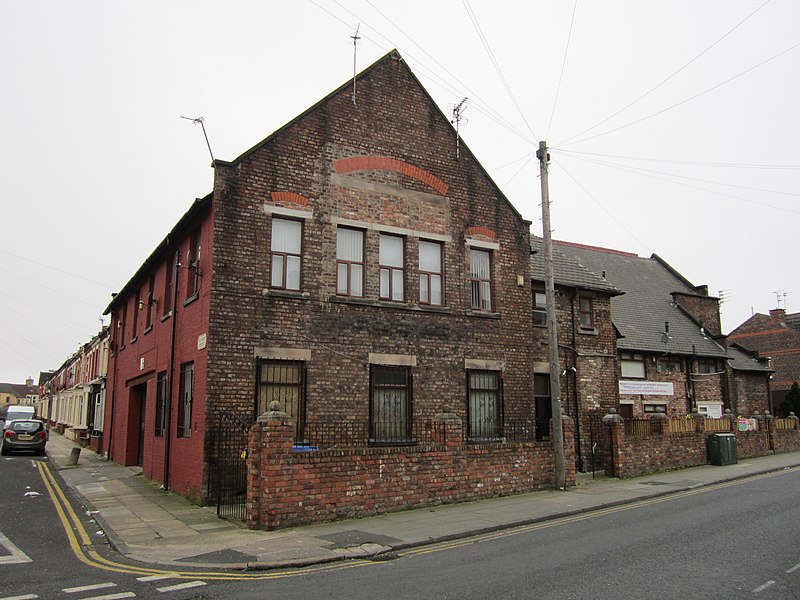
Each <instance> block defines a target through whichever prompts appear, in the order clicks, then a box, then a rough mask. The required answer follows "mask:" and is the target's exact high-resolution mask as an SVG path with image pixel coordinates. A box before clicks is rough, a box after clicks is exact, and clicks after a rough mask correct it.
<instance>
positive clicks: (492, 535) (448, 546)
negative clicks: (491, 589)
mask: <svg viewBox="0 0 800 600" xmlns="http://www.w3.org/2000/svg"><path fill="white" fill-rule="evenodd" d="M795 471H800V467H790V468H787V469H782V470H780V471H772V472H769V473H761V474H759V475H753V476H750V477H745V478H743V479H734V480H731V481H723V482H720V483H716V484H712V485H708V486H703V487H700V488H694V489H691V490H686V491H683V492H675V493H672V494H666V495H664V496H658V497H657V498H648V499H643V500H639V501H636V502H633V503H630V504H620V505H618V506H610V507H607V508H598V509H597V510H592V511H590V512H585V513H580V514H576V515H571V516H566V517H560V518H557V519H552V520H548V521H539V522H537V523H529V524H527V525H519V526H517V527H512V528H510V529H501V530H497V531H490V532H487V533H482V534H476V535H474V536H470V537H468V538H461V539H457V540H450V541H447V542H440V543H437V544H431V545H429V546H424V547H419V548H411V549H409V550H404V551H401V552H398V553H397V555H398V556H399V557H406V556H419V555H422V554H429V553H431V552H441V551H443V550H452V549H455V548H461V547H464V546H469V545H470V544H475V543H478V542H488V541H492V540H498V539H502V538H507V537H512V536H516V535H520V534H523V533H529V532H531V531H538V530H540V529H549V528H551V527H557V526H560V525H568V524H570V523H578V522H580V521H586V520H588V519H594V518H596V517H601V516H604V515H611V514H615V513H619V512H623V511H627V510H633V509H637V508H642V507H645V506H652V505H654V504H661V503H662V502H669V501H671V500H676V499H679V498H687V497H689V496H696V495H697V494H704V493H706V492H710V491H713V490H719V489H722V488H727V487H732V486H735V485H741V484H743V483H747V482H749V481H757V480H759V479H766V478H768V477H775V476H776V475H783V474H785V473H793V472H795Z"/></svg>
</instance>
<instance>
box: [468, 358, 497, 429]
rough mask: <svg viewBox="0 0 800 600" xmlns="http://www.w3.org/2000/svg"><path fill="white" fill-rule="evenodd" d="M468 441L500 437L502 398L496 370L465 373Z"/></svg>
mask: <svg viewBox="0 0 800 600" xmlns="http://www.w3.org/2000/svg"><path fill="white" fill-rule="evenodd" d="M467 387H468V408H469V419H468V429H467V432H468V433H467V436H468V437H469V439H470V441H473V442H477V441H496V440H499V439H500V438H501V437H502V426H503V410H502V405H503V399H502V394H501V380H500V374H499V373H498V372H497V371H470V372H469V373H468V374H467Z"/></svg>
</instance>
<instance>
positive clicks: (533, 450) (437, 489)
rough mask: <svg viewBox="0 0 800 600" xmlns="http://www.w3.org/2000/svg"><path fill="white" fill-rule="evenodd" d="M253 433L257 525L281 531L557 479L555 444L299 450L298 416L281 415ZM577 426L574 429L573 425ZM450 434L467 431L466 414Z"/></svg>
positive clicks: (452, 441)
mask: <svg viewBox="0 0 800 600" xmlns="http://www.w3.org/2000/svg"><path fill="white" fill-rule="evenodd" d="M269 414H270V415H273V416H271V417H270V418H268V419H265V422H263V423H256V424H255V425H254V426H253V428H252V429H251V432H250V442H249V446H250V448H252V449H255V450H254V452H253V454H252V455H251V457H250V461H249V464H248V511H247V512H248V517H247V524H248V527H250V528H251V529H280V528H285V527H292V526H295V525H303V524H308V523H318V522H323V521H332V520H336V519H344V518H353V517H362V516H370V515H376V514H381V513H385V512H389V511H394V510H401V509H408V508H420V507H424V506H433V505H437V504H443V503H452V502H459V501H467V500H476V499H479V498H488V497H494V496H504V495H509V494H515V493H520V492H527V491H532V490H537V489H542V488H546V487H551V486H552V485H553V484H554V481H555V478H554V471H553V450H552V445H551V444H549V443H525V444H486V445H483V444H481V445H469V444H463V443H462V440H461V439H458V438H457V437H456V438H454V437H449V438H448V439H447V442H446V443H440V444H430V445H427V446H417V447H413V448H343V449H336V450H327V451H320V452H304V453H293V452H292V433H293V425H292V423H291V420H290V419H288V418H284V417H285V415H284V416H283V417H280V416H276V415H275V413H269ZM567 429H569V428H567ZM448 431H449V433H450V434H457V432H460V431H461V425H460V422H459V420H458V419H456V420H455V426H453V427H452V428H451V429H449V430H448ZM564 442H565V444H564V445H565V450H566V452H565V455H566V456H565V459H566V463H567V467H568V469H567V483H568V484H570V485H572V484H574V482H575V469H574V466H573V465H574V457H573V455H572V452H571V450H570V448H572V439H571V433H570V432H569V431H566V430H565V436H564Z"/></svg>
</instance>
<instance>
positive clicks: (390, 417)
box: [369, 365, 415, 445]
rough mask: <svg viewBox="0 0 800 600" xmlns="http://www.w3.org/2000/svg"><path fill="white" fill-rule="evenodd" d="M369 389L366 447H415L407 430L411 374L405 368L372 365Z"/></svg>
mask: <svg viewBox="0 0 800 600" xmlns="http://www.w3.org/2000/svg"><path fill="white" fill-rule="evenodd" d="M370 387H371V394H370V395H371V398H372V401H371V402H370V431H369V441H370V443H371V444H378V445H380V444H391V445H397V444H413V443H415V440H414V438H413V437H412V427H411V425H412V410H411V373H410V371H409V369H408V367H386V366H378V365H373V367H372V370H371V382H370Z"/></svg>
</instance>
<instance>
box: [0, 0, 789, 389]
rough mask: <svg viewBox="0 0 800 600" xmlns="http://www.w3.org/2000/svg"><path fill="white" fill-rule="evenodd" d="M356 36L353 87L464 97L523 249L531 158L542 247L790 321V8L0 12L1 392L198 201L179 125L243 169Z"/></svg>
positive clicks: (531, 206)
mask: <svg viewBox="0 0 800 600" xmlns="http://www.w3.org/2000/svg"><path fill="white" fill-rule="evenodd" d="M573 10H574V20H573ZM753 13H754V14H753ZM476 23H477V26H478V27H477V28H476ZM359 24H360V30H359V35H360V36H361V38H362V39H361V40H360V41H359V42H358V49H357V59H356V60H357V65H358V69H359V70H361V69H363V68H365V67H366V66H368V65H369V64H371V63H372V62H374V61H375V60H376V59H377V58H379V57H380V56H382V55H383V54H385V53H386V52H387V51H389V50H390V49H392V48H398V49H399V50H400V52H401V54H402V55H403V57H404V58H405V59H406V60H407V61H408V63H409V65H410V66H411V68H412V69H413V70H414V72H415V73H416V74H417V76H418V77H419V78H420V80H421V81H422V83H423V85H425V86H426V88H427V89H428V91H429V92H430V93H431V94H432V95H433V97H434V99H435V100H436V102H437V103H438V104H439V106H440V108H441V109H442V110H443V111H444V112H445V113H446V114H448V115H449V114H450V112H451V110H452V108H453V106H454V105H455V104H457V103H459V102H460V101H461V100H462V99H463V98H465V97H468V98H469V100H468V101H467V103H466V106H467V108H466V110H465V112H464V113H463V116H464V121H462V125H461V133H462V137H463V139H464V140H465V142H466V144H467V145H468V146H469V148H470V149H471V150H472V151H473V152H474V153H475V154H476V155H477V157H478V159H479V160H480V161H481V162H482V163H483V165H484V166H485V167H486V168H487V169H488V170H489V172H490V174H491V176H492V177H493V178H494V179H495V181H496V182H497V184H498V185H499V186H500V187H501V189H503V191H504V192H505V193H506V195H507V196H508V197H509V199H510V200H511V202H512V203H513V204H514V205H515V206H516V207H517V209H518V210H519V211H520V212H521V213H522V214H523V216H525V217H526V218H528V219H530V220H532V221H533V222H534V226H533V231H534V233H536V234H537V235H541V223H540V221H539V217H540V210H541V209H540V206H539V198H540V193H539V180H538V165H537V161H536V159H535V156H534V153H535V150H536V146H537V140H541V139H546V140H547V141H548V143H549V144H550V146H552V147H553V149H552V151H551V155H552V158H553V167H552V170H551V177H550V185H551V199H552V201H553V217H552V218H553V227H554V230H555V231H554V237H556V238H558V239H566V240H570V241H575V242H580V243H585V244H592V245H598V246H604V247H610V248H616V249H620V250H626V251H630V252H636V253H638V254H639V255H642V256H649V255H650V254H651V253H653V252H655V253H657V254H659V255H660V256H662V257H663V258H664V259H665V260H667V261H668V262H669V263H670V264H672V265H673V266H674V267H675V268H676V269H678V270H679V271H680V272H681V273H683V274H684V275H685V276H686V277H687V278H688V279H690V280H691V281H692V282H693V283H695V284H702V283H707V284H708V285H709V289H710V291H711V293H712V294H716V293H717V292H718V291H719V290H727V292H726V296H727V299H726V302H725V303H724V304H723V310H722V312H723V315H722V316H723V328H724V330H725V331H729V330H731V329H733V328H734V327H736V326H737V325H738V324H740V323H741V322H742V321H744V320H745V319H747V318H748V317H749V316H750V314H751V309H754V310H755V311H757V312H766V311H767V310H769V309H770V308H774V307H775V306H776V295H775V294H774V293H773V292H775V291H777V290H785V291H786V292H794V294H790V295H788V296H787V297H786V298H785V302H784V300H781V307H784V306H786V307H787V308H788V309H789V310H790V311H797V310H799V309H798V306H800V285H798V282H797V262H798V258H799V257H800V252H799V251H798V243H797V237H798V231H800V203H799V202H798V196H800V185H799V184H800V146H798V144H797V140H798V139H799V138H800V135H798V134H800V131H798V130H799V129H800V125H799V123H800V119H798V116H797V114H798V106H800V78H799V77H798V73H800V3H797V2H796V1H795V0H771V1H767V2H764V0H753V1H745V0H718V1H708V0H706V1H703V2H697V1H696V0H672V1H670V2H660V3H656V2H641V1H635V0H629V1H624V2H623V1H617V2H611V1H606V2H599V1H590V0H580V1H579V2H577V4H576V3H574V2H572V1H567V0H563V1H560V2H541V1H539V0H526V1H520V2H497V1H496V0H493V1H488V0H469V1H466V0H447V1H439V2H430V1H428V2H422V1H417V0H410V1H407V2H403V3H398V2H386V1H380V0H373V1H372V2H370V1H369V0H353V1H345V0H340V1H339V2H337V1H335V0H313V1H308V0H305V1H300V0H298V1H296V2H265V1H259V2H236V1H232V2H226V3H219V2H205V1H193V2H147V1H141V0H139V1H137V2H100V1H95V2H88V1H71V2H57V1H31V2H13V1H11V0H0V52H2V55H3V57H4V66H3V93H2V94H0V115H2V118H3V127H2V136H0V140H2V141H0V181H2V203H0V223H2V235H3V244H2V246H0V381H12V382H22V381H24V379H25V377H27V376H28V375H32V376H34V377H36V376H37V375H38V372H39V371H41V370H47V369H53V368H57V367H58V366H60V365H61V364H62V362H63V361H64V360H65V359H66V358H68V357H69V355H70V354H71V353H72V352H74V351H75V350H76V349H77V348H78V346H79V345H80V344H82V343H84V342H86V341H88V340H89V339H91V337H92V336H93V335H94V334H95V333H97V331H98V330H99V327H100V321H99V316H100V314H101V313H102V311H103V309H104V308H105V307H106V305H107V304H108V301H109V300H110V297H111V296H110V294H111V292H113V291H115V290H118V289H120V288H121V287H122V286H123V285H124V284H125V283H126V282H127V280H128V279H129V278H130V276H131V275H132V274H133V273H134V272H135V270H136V269H137V268H138V267H139V265H140V264H141V263H142V262H143V261H144V259H145V258H146V257H147V256H148V255H149V254H150V252H151V251H152V250H153V248H154V247H155V246H156V245H157V244H158V242H159V241H160V240H161V239H163V237H164V236H165V235H166V233H167V232H168V231H169V229H170V228H171V227H172V225H173V224H174V223H175V222H176V221H177V219H178V218H179V217H180V216H181V215H182V214H183V213H184V212H185V211H186V210H187V208H188V207H189V205H190V203H191V202H192V200H193V199H194V198H196V197H201V196H204V195H206V194H207V193H208V192H209V191H211V184H212V169H211V168H210V158H209V155H208V149H207V148H206V145H205V141H204V140H203V136H202V131H201V129H200V127H198V126H196V125H194V124H193V123H192V122H191V121H187V120H183V119H180V116H181V115H183V116H189V117H197V116H203V117H204V118H205V125H206V128H207V131H208V134H209V137H210V140H211V145H212V149H213V151H214V155H215V157H217V158H221V159H226V160H231V159H233V158H235V157H237V156H238V155H239V154H241V153H242V152H244V151H245V150H247V149H248V148H250V147H251V146H253V145H254V144H256V143H257V142H259V141H260V140H261V139H263V138H264V137H266V136H267V135H269V134H270V133H272V132H273V131H274V130H276V129H277V128H279V127H280V126H282V125H283V124H284V123H286V122H287V121H288V120H290V119H292V118H293V117H295V116H296V115H298V114H299V113H301V112H302V111H304V110H305V109H306V108H308V107H309V106H310V105H312V104H313V103H314V102H316V101H317V100H319V99H320V98H322V97H323V96H325V95H326V94H328V93H329V92H330V91H332V90H333V89H334V88H336V87H338V86H339V85H341V84H342V83H344V82H345V81H347V80H348V78H351V77H352V75H353V40H352V39H351V38H350V36H351V35H353V33H354V32H355V29H356V26H357V25H359ZM737 25H738V27H737ZM478 29H479V30H480V34H479V32H478ZM481 35H482V36H483V41H482V38H481ZM568 40H569V44H568ZM565 57H566V60H565ZM684 67H685V68H684ZM676 72H677V73H676ZM659 84H662V85H659ZM654 88H655V89H654ZM509 90H510V92H509ZM651 90H652V91H651ZM647 92H650V93H647ZM637 100H638V101H637ZM634 101H636V102H634ZM631 103H633V104H631ZM629 105H630V106H629ZM626 107H627V108H626ZM621 109H625V110H622V111H621V112H619V111H620V110H621ZM618 112H619V114H616V113H618ZM612 115H615V116H613V117H612V118H610V119H608V117H610V116H612ZM606 119H608V120H606ZM600 123H602V124H600ZM598 124H599V125H598ZM595 125H598V126H597V127H594V128H593V129H589V128H592V127H593V126H595ZM587 130H588V131H587ZM576 136H577V137H576ZM421 143H424V140H421Z"/></svg>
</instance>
